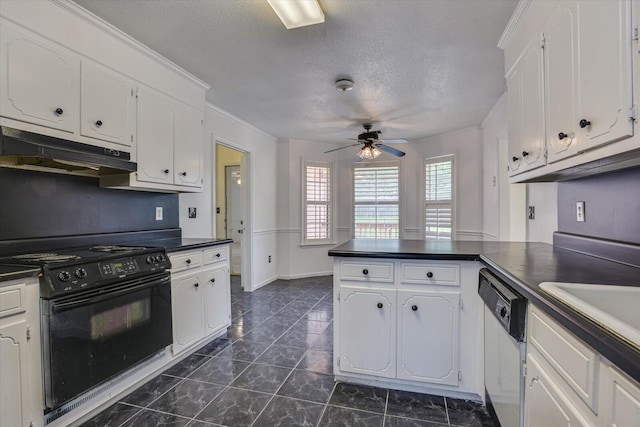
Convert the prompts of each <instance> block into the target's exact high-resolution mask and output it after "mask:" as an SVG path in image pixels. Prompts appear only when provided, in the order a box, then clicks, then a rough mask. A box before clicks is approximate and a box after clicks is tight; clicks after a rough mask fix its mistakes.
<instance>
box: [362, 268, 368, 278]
mask: <svg viewBox="0 0 640 427" xmlns="http://www.w3.org/2000/svg"><path fill="white" fill-rule="evenodd" d="M362 274H364V275H365V276H366V275H367V274H369V270H367V269H366V268H365V269H364V270H362Z"/></svg>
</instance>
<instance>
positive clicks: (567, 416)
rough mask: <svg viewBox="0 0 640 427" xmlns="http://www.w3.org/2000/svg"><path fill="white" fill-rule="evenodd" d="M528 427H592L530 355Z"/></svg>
mask: <svg viewBox="0 0 640 427" xmlns="http://www.w3.org/2000/svg"><path fill="white" fill-rule="evenodd" d="M526 381H527V387H526V390H525V404H524V408H525V409H524V412H525V413H524V425H525V427H540V426H553V427H563V426H566V427H577V426H584V427H588V426H589V425H590V424H589V423H588V422H587V421H586V420H584V418H582V417H581V416H580V415H579V413H578V410H577V409H576V408H575V407H574V406H573V405H572V404H571V403H570V402H569V401H568V400H567V397H566V396H564V395H563V394H562V391H561V390H560V389H559V388H558V386H557V385H556V384H555V383H554V382H553V380H552V379H551V377H550V376H549V374H547V372H546V371H545V370H544V369H543V368H542V366H541V365H540V363H539V362H538V361H537V360H536V359H535V357H534V356H533V355H531V354H528V355H527V379H526Z"/></svg>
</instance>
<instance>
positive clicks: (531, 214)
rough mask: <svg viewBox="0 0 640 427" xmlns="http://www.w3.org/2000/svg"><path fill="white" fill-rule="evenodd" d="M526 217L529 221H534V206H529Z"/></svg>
mask: <svg viewBox="0 0 640 427" xmlns="http://www.w3.org/2000/svg"><path fill="white" fill-rule="evenodd" d="M528 217H529V219H536V207H535V206H529V214H528Z"/></svg>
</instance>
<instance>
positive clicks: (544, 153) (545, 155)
mask: <svg viewBox="0 0 640 427" xmlns="http://www.w3.org/2000/svg"><path fill="white" fill-rule="evenodd" d="M547 154H548V151H547V149H546V148H545V149H544V150H543V151H542V155H543V156H544V158H545V159H546V158H547Z"/></svg>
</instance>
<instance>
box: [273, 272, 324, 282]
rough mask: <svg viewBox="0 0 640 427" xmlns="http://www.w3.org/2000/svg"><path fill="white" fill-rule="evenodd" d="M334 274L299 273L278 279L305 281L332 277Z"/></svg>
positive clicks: (281, 276)
mask: <svg viewBox="0 0 640 427" xmlns="http://www.w3.org/2000/svg"><path fill="white" fill-rule="evenodd" d="M332 274H333V270H329V271H316V272H313V273H298V274H289V275H279V276H278V279H280V280H292V279H304V278H306V277H322V276H331V275H332Z"/></svg>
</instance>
